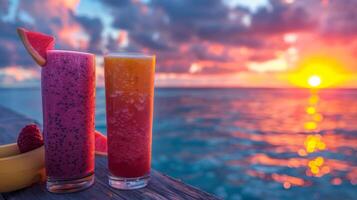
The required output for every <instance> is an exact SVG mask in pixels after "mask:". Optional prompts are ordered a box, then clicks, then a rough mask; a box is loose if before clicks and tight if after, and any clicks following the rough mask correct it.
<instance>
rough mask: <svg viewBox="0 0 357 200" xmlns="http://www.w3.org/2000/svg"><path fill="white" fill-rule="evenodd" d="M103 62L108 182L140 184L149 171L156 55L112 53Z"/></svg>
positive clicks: (125, 186)
mask: <svg viewBox="0 0 357 200" xmlns="http://www.w3.org/2000/svg"><path fill="white" fill-rule="evenodd" d="M104 62H105V90H106V106H107V109H106V110H107V130H108V131H107V133H108V166H109V171H110V173H111V175H110V177H109V183H110V185H111V186H113V187H115V188H119V189H135V188H140V187H143V186H145V185H146V184H147V181H148V177H149V173H150V164H151V138H152V116H153V97H154V73H155V57H154V56H146V55H137V54H113V55H108V56H106V57H105V58H104Z"/></svg>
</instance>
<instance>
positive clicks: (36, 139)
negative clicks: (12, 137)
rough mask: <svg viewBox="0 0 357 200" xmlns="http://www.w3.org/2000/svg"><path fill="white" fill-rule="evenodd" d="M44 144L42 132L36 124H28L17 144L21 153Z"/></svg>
mask: <svg viewBox="0 0 357 200" xmlns="http://www.w3.org/2000/svg"><path fill="white" fill-rule="evenodd" d="M42 145H43V138H42V134H41V131H40V129H39V128H38V127H37V125H36V124H28V125H26V126H25V127H24V128H23V129H22V130H21V132H20V133H19V136H18V138H17V146H18V147H19V150H20V152H21V153H25V152H28V151H31V150H34V149H36V148H38V147H40V146H42Z"/></svg>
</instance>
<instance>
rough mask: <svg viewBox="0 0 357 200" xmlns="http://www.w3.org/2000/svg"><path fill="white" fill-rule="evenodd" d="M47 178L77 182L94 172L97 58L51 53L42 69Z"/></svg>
mask: <svg viewBox="0 0 357 200" xmlns="http://www.w3.org/2000/svg"><path fill="white" fill-rule="evenodd" d="M42 105H43V126H44V130H43V132H44V140H45V149H46V153H45V157H46V171H47V176H48V177H49V178H52V179H76V178H82V177H85V176H87V175H90V174H92V173H93V172H94V145H95V143H94V142H95V140H94V107H95V56H94V55H93V54H88V53H81V52H74V51H60V50H50V51H48V52H47V63H46V65H45V66H44V67H43V68H42Z"/></svg>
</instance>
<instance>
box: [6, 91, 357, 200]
mask: <svg viewBox="0 0 357 200" xmlns="http://www.w3.org/2000/svg"><path fill="white" fill-rule="evenodd" d="M0 104H1V105H3V106H6V107H9V108H11V109H14V110H16V111H18V112H20V113H22V114H24V115H27V116H29V117H32V118H33V119H35V120H37V121H39V122H41V121H42V114H41V96H40V90H39V89H1V90H0ZM96 104H97V106H96V127H97V129H98V130H100V131H102V132H103V133H105V131H106V123H105V98H104V90H103V89H98V91H97V102H96ZM154 116H155V120H154V132H153V158H152V159H153V160H152V165H153V167H154V168H155V169H157V170H159V171H162V172H164V173H167V174H169V175H171V176H173V177H176V178H178V179H181V180H183V181H184V182H186V183H189V184H191V185H194V186H196V187H198V188H200V189H203V190H205V191H207V192H210V193H213V194H215V195H217V196H219V197H222V198H224V199H234V200H240V199H304V200H305V199H344V200H348V199H357V90H321V91H310V90H307V89H157V90H156V94H155V114H154Z"/></svg>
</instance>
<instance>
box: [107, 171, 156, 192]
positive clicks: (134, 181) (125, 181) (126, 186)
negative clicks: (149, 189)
mask: <svg viewBox="0 0 357 200" xmlns="http://www.w3.org/2000/svg"><path fill="white" fill-rule="evenodd" d="M149 180H150V174H147V175H144V176H141V177H137V178H123V177H116V176H113V175H109V185H110V186H111V187H113V188H115V189H120V190H134V189H140V188H143V187H145V186H147V184H148V183H149Z"/></svg>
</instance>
